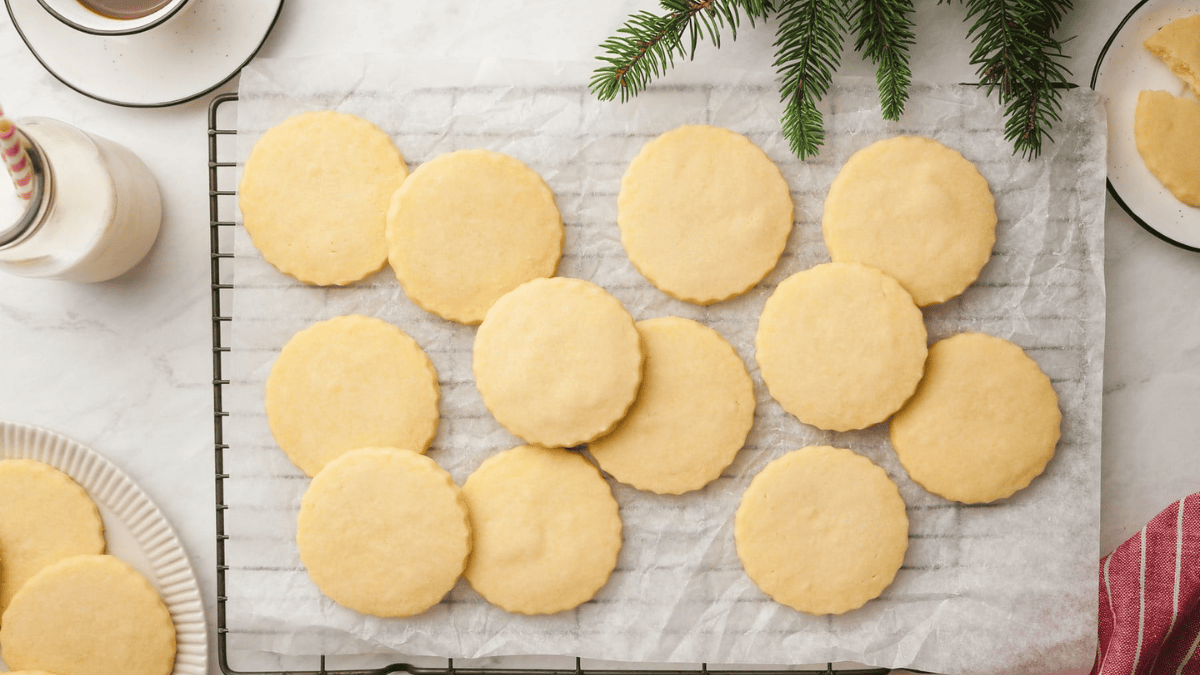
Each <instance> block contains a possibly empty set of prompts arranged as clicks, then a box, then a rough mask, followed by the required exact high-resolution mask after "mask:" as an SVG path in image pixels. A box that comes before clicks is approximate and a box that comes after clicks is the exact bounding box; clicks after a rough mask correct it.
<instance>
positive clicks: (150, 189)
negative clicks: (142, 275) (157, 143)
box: [0, 117, 162, 282]
mask: <svg viewBox="0 0 1200 675" xmlns="http://www.w3.org/2000/svg"><path fill="white" fill-rule="evenodd" d="M16 126H17V129H18V134H19V135H21V136H23V140H24V141H25V142H24V143H22V145H24V147H25V148H26V150H27V152H28V154H29V160H30V162H31V164H32V166H33V183H32V188H33V198H32V199H30V200H29V201H23V200H20V199H19V198H17V197H16V196H15V193H14V191H13V190H12V189H11V188H10V187H9V186H5V185H0V270H3V271H5V272H10V273H12V274H19V275H21V276H26V277H43V278H49V279H64V280H67V281H88V282H91V281H105V280H107V279H112V278H113V277H117V276H119V275H121V274H124V273H125V272H127V271H129V270H130V269H131V268H132V267H133V266H134V265H136V264H137V263H138V262H139V261H140V260H141V259H142V258H144V257H145V256H146V253H147V252H148V251H149V250H150V247H151V245H153V244H154V239H155V237H157V236H158V227H159V224H160V223H161V221H162V200H161V197H160V196H159V192H158V184H157V183H156V182H155V181H154V176H152V175H151V174H150V171H149V170H148V169H147V168H146V165H145V164H143V163H142V161H141V160H140V159H138V158H137V156H136V155H134V154H133V153H132V152H130V151H129V150H128V149H126V148H125V147H123V146H120V145H117V144H116V143H113V142H112V141H109V140H106V139H103V138H99V137H96V136H92V135H90V134H87V133H84V132H83V131H80V130H79V129H76V128H75V127H73V126H71V125H69V124H65V123H63V122H59V121H57V120H52V119H47V118H42V117H31V118H25V119H22V120H19V121H18V122H17V124H16Z"/></svg>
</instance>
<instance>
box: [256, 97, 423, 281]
mask: <svg viewBox="0 0 1200 675" xmlns="http://www.w3.org/2000/svg"><path fill="white" fill-rule="evenodd" d="M407 175H408V169H407V168H406V167H405V166H404V157H403V156H401V154H400V151H399V150H397V149H396V146H395V145H393V144H392V140H391V139H390V138H388V135H387V134H385V133H384V132H383V131H381V130H380V129H379V128H378V127H376V126H375V125H373V124H371V123H370V122H367V121H366V120H363V119H360V118H358V117H355V116H354V115H348V114H346V113H339V112H333V111H329V110H326V111H320V112H307V113H302V114H300V115H296V116H294V117H290V118H288V119H287V120H285V121H284V122H283V123H281V124H279V125H278V126H276V127H273V128H271V129H269V130H268V131H267V132H266V133H265V134H263V135H262V137H261V138H260V139H259V140H258V142H257V143H255V144H254V149H253V150H251V152H250V157H249V158H248V159H247V160H246V166H245V169H244V170H243V172H242V180H241V183H240V185H239V187H238V204H239V205H240V207H241V209H242V215H243V219H244V222H245V226H246V232H247V233H249V235H250V239H251V240H252V241H253V242H254V245H255V247H257V248H258V250H259V251H260V252H262V255H263V258H265V259H266V260H267V262H269V263H271V264H272V265H274V266H275V267H276V268H278V269H279V271H281V272H283V273H285V274H290V275H291V276H293V277H295V278H297V279H299V280H300V281H303V282H304V283H307V284H317V285H321V286H326V285H344V284H348V283H350V282H353V281H358V280H359V279H362V278H364V277H366V276H367V275H369V274H372V273H373V272H377V271H379V270H380V269H382V268H383V265H384V263H386V262H387V242H386V240H385V238H384V228H385V225H386V221H385V215H386V213H387V208H388V203H389V202H390V201H391V198H392V193H393V192H395V191H396V189H397V188H399V187H400V184H401V182H403V181H404V178H405V177H406V176H407Z"/></svg>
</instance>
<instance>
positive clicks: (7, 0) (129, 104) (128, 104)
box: [4, 0, 287, 108]
mask: <svg viewBox="0 0 1200 675" xmlns="http://www.w3.org/2000/svg"><path fill="white" fill-rule="evenodd" d="M236 1H242V0H236ZM274 1H275V2H276V3H278V4H277V5H276V7H275V16H273V17H271V22H270V23H269V24H268V25H267V29H266V30H265V31H264V32H263V35H262V38H261V39H260V40H259V41H258V44H257V45H255V47H254V49H253V50H251V52H250V54H249V55H248V56H247V57H246V59H245V60H244V61H242V62H241V63H239V64H238V65H237V67H235V68H234V69H233V71H232V72H230V73H229V74H228V75H226V76H225V77H224V78H222V79H221V80H220V81H219V82H217V83H215V84H213V85H212V86H209V87H207V88H205V89H203V90H201V91H198V92H195V93H194V94H189V95H187V96H183V97H181V98H177V99H173V100H168V101H157V102H153V103H139V102H134V101H122V100H119V99H115V98H109V97H106V96H102V95H100V94H97V93H94V92H90V91H87V90H86V89H84V88H83V87H82V86H81V85H76V84H74V83H72V82H68V81H67V80H66V78H64V77H63V76H62V75H60V74H59V73H58V72H57V71H56V70H54V69H53V68H51V67H50V65H49V64H47V63H46V60H45V59H44V58H42V55H41V53H39V52H38V50H37V47H34V46H33V43H32V42H30V41H29V37H28V36H26V35H25V30H24V29H22V28H21V24H20V22H19V21H17V16H16V14H14V13H13V8H12V0H4V7H5V9H6V10H7V11H8V18H9V20H10V21H12V25H13V28H15V29H16V31H17V35H20V36H21V41H22V42H24V43H25V46H26V47H27V48H28V49H29V51H30V52H31V53H32V54H33V58H35V59H37V62H38V63H39V64H41V66H42V68H44V69H45V70H46V72H48V73H50V74H51V75H53V76H54V79H56V80H58V81H59V82H61V83H63V84H64V85H66V87H67V88H68V89H71V90H72V91H75V92H76V93H79V94H82V95H84V96H86V97H88V98H90V99H93V100H96V101H100V102H101V103H107V104H109V105H115V106H120V107H122V108H169V107H171V106H176V105H180V104H182V103H187V102H188V101H194V100H196V99H198V98H200V97H201V96H204V95H205V94H207V93H209V92H212V91H214V90H216V89H217V88H219V87H221V86H222V85H224V84H225V83H226V82H229V81H230V80H232V79H233V78H234V77H236V76H237V74H238V73H240V72H242V69H243V68H245V67H246V66H247V65H248V64H249V63H250V62H251V61H253V60H254V57H256V56H258V53H259V52H260V51H262V48H263V45H265V44H266V43H267V38H268V37H270V36H271V33H272V32H274V30H275V25H276V24H277V23H279V17H280V15H281V14H283V6H284V5H285V4H286V3H287V0H274ZM181 7H182V5H181ZM87 37H89V38H97V37H100V38H105V37H113V36H97V35H88V36H87ZM116 37H121V36H116ZM125 37H128V36H125Z"/></svg>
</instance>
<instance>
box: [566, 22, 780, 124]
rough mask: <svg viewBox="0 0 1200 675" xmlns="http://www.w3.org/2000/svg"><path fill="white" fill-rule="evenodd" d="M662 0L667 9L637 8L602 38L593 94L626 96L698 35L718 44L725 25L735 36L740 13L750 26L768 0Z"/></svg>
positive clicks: (692, 48)
mask: <svg viewBox="0 0 1200 675" xmlns="http://www.w3.org/2000/svg"><path fill="white" fill-rule="evenodd" d="M660 5H661V6H662V9H663V10H665V11H666V13H665V14H662V15H658V14H654V13H652V12H649V11H642V12H638V13H636V14H634V15H633V16H630V17H629V19H628V20H627V21H626V22H625V25H624V26H622V27H621V28H619V29H617V34H616V35H614V36H612V37H610V38H608V39H607V40H605V41H604V42H603V43H601V45H600V48H601V49H602V50H604V52H605V53H604V54H602V55H601V56H599V57H597V58H599V59H600V60H601V61H605V62H607V63H608V65H607V66H602V67H600V68H597V69H596V72H595V73H593V74H592V80H591V83H590V85H589V87H590V88H591V90H592V93H593V94H595V95H596V98H598V99H600V100H602V101H611V100H613V99H614V98H617V97H618V96H619V97H620V98H621V101H622V102H624V101H627V100H629V98H630V97H632V96H636V95H637V94H638V93H640V92H641V91H642V90H643V89H645V88H646V87H647V86H648V85H649V84H650V82H651V81H653V80H654V78H656V77H659V76H661V75H662V74H663V73H665V72H666V70H667V68H668V67H670V66H673V65H675V59H676V58H677V57H678V58H687V59H691V58H692V57H694V56H695V54H696V46H697V45H698V43H699V42H700V40H701V39H703V38H707V39H708V40H709V41H710V42H712V44H713V46H714V47H720V46H721V31H722V30H723V29H724V28H725V27H726V26H728V27H729V30H730V36H731V37H732V38H733V39H735V40H736V39H737V29H738V25H739V24H740V23H741V18H742V16H741V15H742V14H743V13H745V14H746V17H747V18H748V19H749V21H750V25H751V26H752V27H753V26H754V21H755V19H762V18H765V17H766V16H767V14H768V13H770V11H771V5H770V0H660ZM685 35H686V37H687V38H688V39H687V41H686V43H685V41H684V37H685Z"/></svg>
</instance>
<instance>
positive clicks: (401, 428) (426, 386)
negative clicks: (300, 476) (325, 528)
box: [266, 315, 438, 476]
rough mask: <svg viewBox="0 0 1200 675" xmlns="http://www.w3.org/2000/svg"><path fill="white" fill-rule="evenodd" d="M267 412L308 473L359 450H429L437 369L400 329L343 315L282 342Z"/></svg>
mask: <svg viewBox="0 0 1200 675" xmlns="http://www.w3.org/2000/svg"><path fill="white" fill-rule="evenodd" d="M266 409H267V424H268V425H269V426H270V428H271V434H272V435H273V436H274V437H275V442H276V443H278V444H279V447H280V448H281V449H282V450H283V451H284V453H286V454H287V456H288V458H289V459H291V460H292V462H293V463H294V464H295V465H296V466H298V467H300V469H301V470H302V471H304V473H306V474H308V475H309V476H315V475H316V474H317V472H318V471H320V470H321V468H322V467H323V466H325V464H326V463H327V462H329V461H331V460H333V459H334V458H336V457H338V456H340V455H342V454H344V453H346V452H349V451H350V450H356V449H358V448H364V447H368V446H383V447H395V448H404V449H406V450H414V451H416V452H421V453H423V452H425V451H426V450H427V449H428V448H429V444H430V443H431V442H433V437H434V434H435V433H436V432H437V425H438V381H437V372H436V371H435V370H434V369H433V364H432V363H431V362H430V361H429V357H428V356H426V355H425V352H424V351H422V350H421V347H420V346H418V345H417V343H416V342H415V341H413V339H412V338H410V337H409V336H408V335H406V334H405V333H404V331H402V330H400V329H399V328H396V327H395V326H393V325H391V324H389V323H387V322H384V321H380V320H379V319H374V318H371V317H366V316H359V315H350V316H339V317H336V318H333V319H329V320H328V321H321V322H318V323H315V324H313V325H312V326H309V327H308V328H306V329H304V330H302V331H300V332H299V333H296V335H294V336H293V337H292V339H291V340H289V341H288V343H287V344H286V345H284V346H283V350H282V351H280V353H279V358H278V359H276V361H275V364H274V365H273V366H272V367H271V373H270V374H269V375H268V376H267V384H266Z"/></svg>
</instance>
